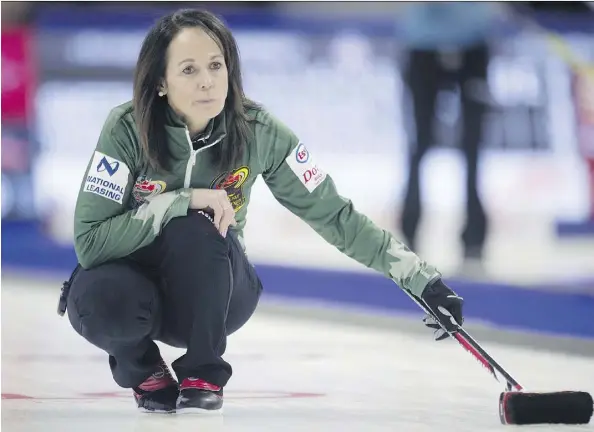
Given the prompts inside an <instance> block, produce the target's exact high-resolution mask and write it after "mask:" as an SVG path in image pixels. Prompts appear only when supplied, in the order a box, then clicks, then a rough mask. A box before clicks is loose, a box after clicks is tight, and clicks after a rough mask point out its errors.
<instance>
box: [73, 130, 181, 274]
mask: <svg viewBox="0 0 594 432" xmlns="http://www.w3.org/2000/svg"><path fill="white" fill-rule="evenodd" d="M109 123H110V122H109V120H108V122H106V126H104V128H103V130H102V132H101V135H100V137H99V141H98V143H97V146H96V148H95V152H94V153H93V156H92V157H91V160H90V162H89V164H88V166H87V171H86V174H85V177H84V179H83V181H82V184H81V187H80V190H79V193H78V198H77V202H76V208H75V214H74V235H75V239H74V246H75V251H76V255H77V258H78V261H79V263H80V265H81V266H82V267H83V268H91V267H95V266H97V265H99V264H102V263H104V262H106V261H109V260H112V259H117V258H121V257H124V256H127V255H129V254H131V253H132V252H134V251H135V250H137V249H140V248H141V247H144V246H146V245H148V244H150V243H151V242H152V241H153V240H154V239H155V238H156V237H157V235H158V234H159V233H160V231H161V229H162V227H164V226H165V225H166V224H167V223H168V222H169V221H170V220H171V219H173V218H175V217H178V216H185V215H187V211H188V206H189V202H190V190H189V189H181V190H177V191H170V192H165V193H161V194H159V195H156V196H154V197H152V198H150V199H148V200H147V201H146V202H145V203H143V204H142V205H141V206H139V207H137V208H135V209H129V207H128V205H127V204H128V203H129V202H130V195H131V193H132V188H133V186H134V181H135V178H136V174H137V173H136V171H137V165H138V164H137V160H138V159H139V158H138V157H137V155H136V154H135V153H137V152H136V151H135V150H134V148H135V140H134V138H133V133H132V132H131V131H130V130H129V129H128V128H127V126H126V125H125V124H123V123H122V122H121V121H120V122H116V123H115V124H114V125H110V124H109Z"/></svg>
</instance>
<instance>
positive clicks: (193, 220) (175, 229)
mask: <svg viewBox="0 0 594 432" xmlns="http://www.w3.org/2000/svg"><path fill="white" fill-rule="evenodd" d="M161 237H162V240H163V241H164V244H165V246H166V247H167V249H168V250H169V251H177V252H180V253H191V251H196V250H197V249H208V250H211V251H214V250H217V248H218V250H221V251H223V250H224V251H227V244H226V242H225V239H224V238H223V236H222V235H221V234H220V233H219V231H218V230H217V228H216V227H215V225H214V223H213V222H212V221H211V219H210V218H209V217H208V216H206V215H204V214H202V213H199V212H197V211H190V212H189V213H188V215H187V216H182V217H178V218H174V219H172V220H171V221H170V222H169V223H168V224H167V225H166V226H165V227H164V228H163V231H162V232H161Z"/></svg>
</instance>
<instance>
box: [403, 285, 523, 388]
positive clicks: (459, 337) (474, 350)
mask: <svg viewBox="0 0 594 432" xmlns="http://www.w3.org/2000/svg"><path fill="white" fill-rule="evenodd" d="M403 291H404V292H405V293H406V294H407V295H408V296H409V297H410V298H411V299H412V300H413V301H414V302H415V303H416V304H417V305H419V307H420V308H421V309H423V310H424V311H425V312H426V313H428V314H429V315H431V316H432V317H433V318H434V319H435V321H436V322H437V323H438V324H439V325H440V326H441V328H442V329H443V330H444V331H446V332H447V330H446V329H445V327H444V326H443V325H442V324H441V321H440V320H439V318H438V317H437V316H436V315H435V314H434V313H433V312H432V311H431V310H430V309H429V308H428V307H427V306H426V305H425V303H424V302H423V301H422V300H421V299H419V298H418V297H417V296H415V295H413V294H412V293H410V292H409V291H408V290H406V289H404V290H403ZM456 326H457V327H458V329H457V331H456V332H455V333H452V332H448V334H449V335H450V336H451V337H453V338H454V339H455V340H456V342H458V343H459V344H460V345H461V346H462V347H463V348H464V349H465V350H466V351H468V352H469V353H470V354H472V355H473V356H474V358H475V359H476V360H478V361H479V363H481V364H482V365H483V366H484V367H485V368H487V370H488V371H489V372H490V373H491V375H493V377H494V378H495V379H496V380H497V381H499V378H498V377H497V374H496V373H495V371H497V372H499V374H500V375H501V376H502V377H503V378H505V380H506V381H507V383H506V389H507V391H512V390H514V389H515V390H516V391H523V390H524V387H523V386H522V385H520V383H518V381H516V380H515V379H514V378H513V377H512V376H511V375H510V374H509V373H508V372H507V371H506V370H505V369H503V367H502V366H501V365H500V364H499V363H497V362H496V361H495V359H494V358H493V357H491V356H490V355H489V353H487V351H486V350H485V349H484V348H483V347H481V346H480V344H479V343H478V342H477V341H476V340H474V338H473V337H472V336H470V335H469V334H468V332H467V331H466V330H464V329H463V328H462V326H461V325H459V324H456Z"/></svg>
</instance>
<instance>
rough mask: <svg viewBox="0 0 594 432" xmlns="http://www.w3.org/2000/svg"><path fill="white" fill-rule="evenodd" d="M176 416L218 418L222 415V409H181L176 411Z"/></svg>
mask: <svg viewBox="0 0 594 432" xmlns="http://www.w3.org/2000/svg"><path fill="white" fill-rule="evenodd" d="M176 413H177V414H192V415H200V416H218V415H221V414H223V408H219V409H216V410H207V409H203V408H181V409H177V410H176Z"/></svg>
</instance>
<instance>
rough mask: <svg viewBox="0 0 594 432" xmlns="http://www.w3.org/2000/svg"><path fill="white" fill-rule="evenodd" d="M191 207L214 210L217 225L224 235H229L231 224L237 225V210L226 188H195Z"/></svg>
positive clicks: (191, 198)
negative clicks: (234, 208)
mask: <svg viewBox="0 0 594 432" xmlns="http://www.w3.org/2000/svg"><path fill="white" fill-rule="evenodd" d="M190 208H191V209H193V210H210V211H212V212H214V224H215V227H216V228H217V230H219V232H220V233H221V235H222V236H223V237H226V236H227V230H228V229H229V226H230V225H231V226H235V225H237V222H236V221H235V211H234V210H233V206H232V205H231V202H230V201H229V197H228V196H227V192H226V191H225V190H224V189H193V190H192V195H191V197H190Z"/></svg>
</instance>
